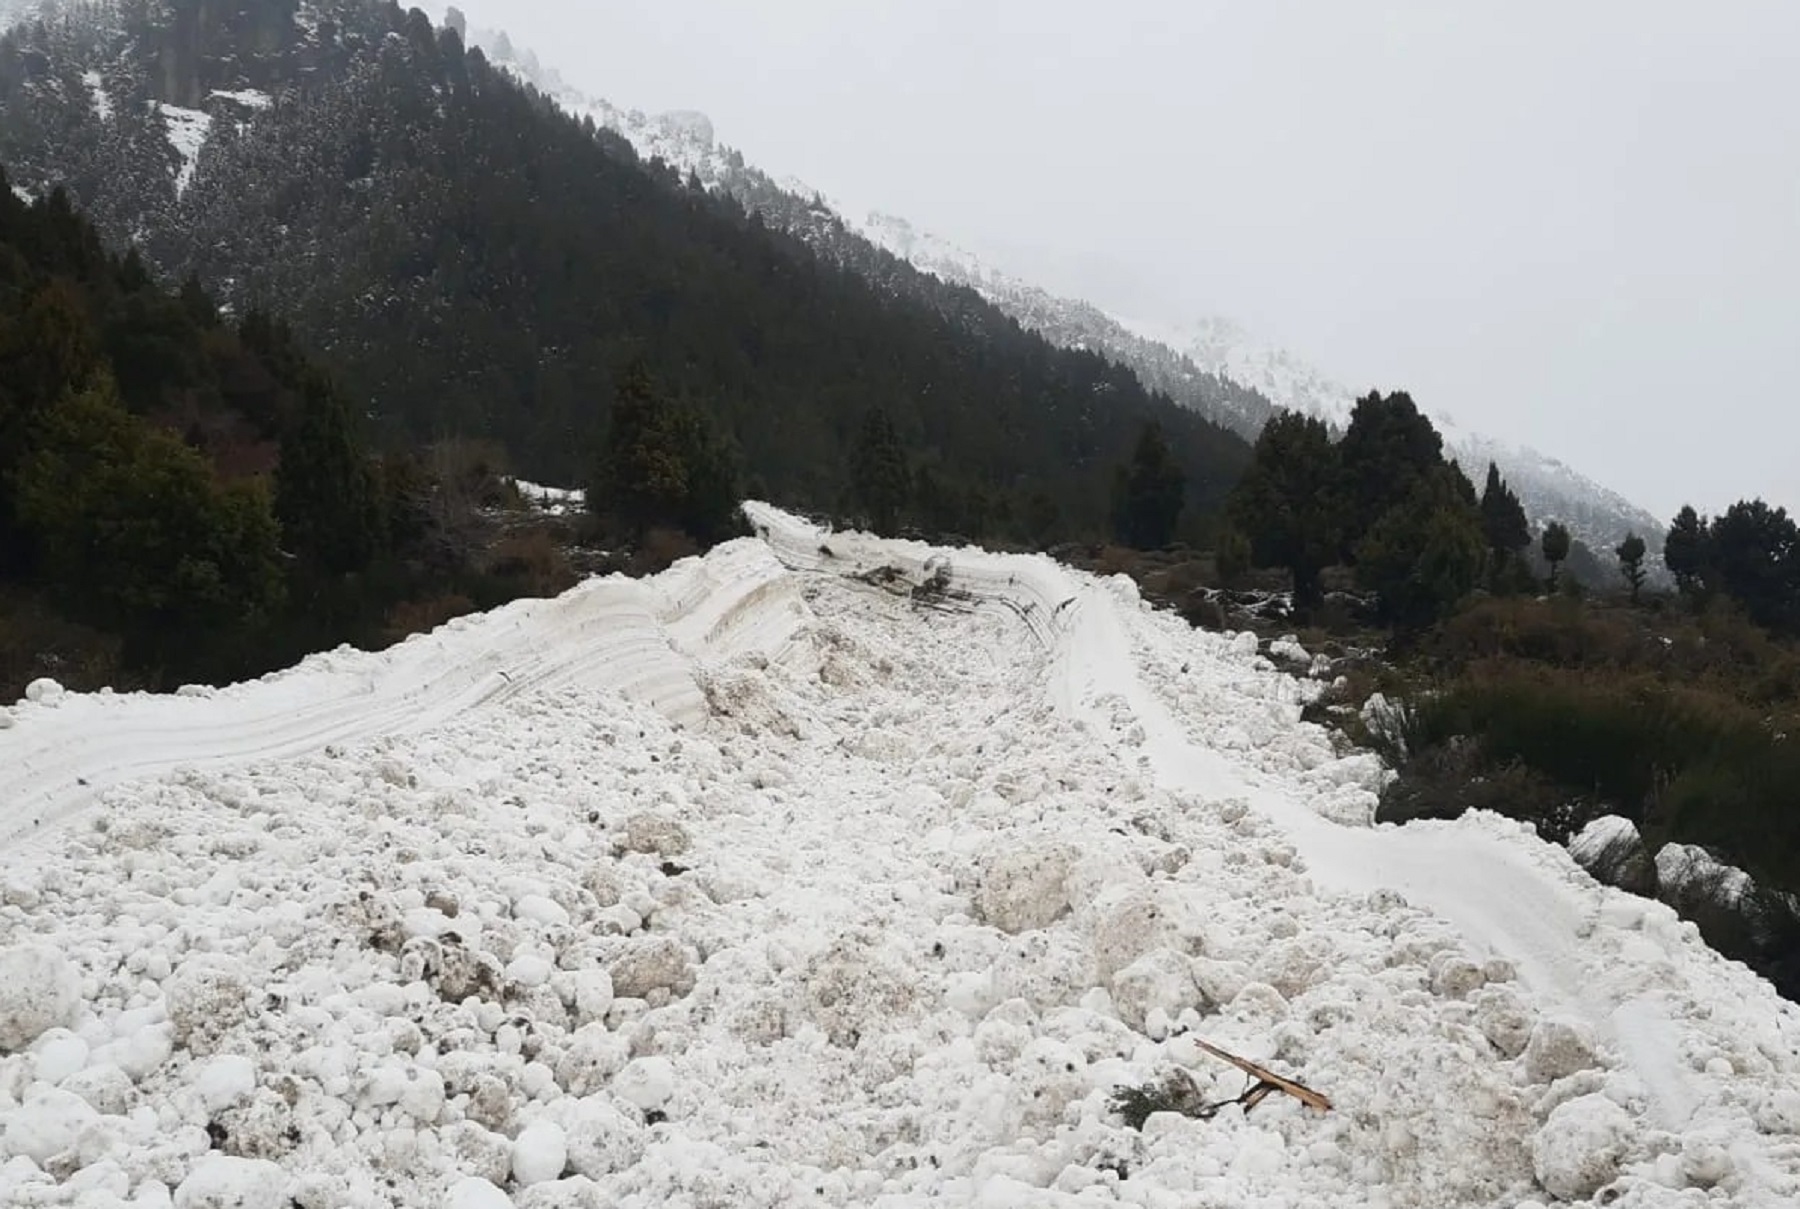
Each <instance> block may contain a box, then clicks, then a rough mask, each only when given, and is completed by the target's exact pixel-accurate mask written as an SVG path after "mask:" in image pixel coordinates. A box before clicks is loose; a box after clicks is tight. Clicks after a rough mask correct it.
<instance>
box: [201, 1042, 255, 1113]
mask: <svg viewBox="0 0 1800 1209" xmlns="http://www.w3.org/2000/svg"><path fill="white" fill-rule="evenodd" d="M189 1079H190V1081H191V1083H192V1084H193V1088H194V1091H195V1092H196V1093H198V1095H199V1096H200V1102H201V1103H202V1104H204V1105H206V1111H207V1112H209V1113H219V1112H223V1111H224V1110H225V1109H227V1108H230V1107H231V1106H232V1105H233V1104H236V1103H238V1102H240V1101H242V1100H248V1099H249V1098H250V1093H252V1092H254V1091H255V1090H256V1064H255V1063H254V1062H252V1061H251V1060H250V1059H248V1058H245V1057H242V1056H240V1055H237V1054H219V1055H216V1056H214V1057H212V1058H209V1059H207V1060H206V1061H205V1062H201V1063H197V1064H195V1066H194V1067H193V1068H192V1071H191V1073H190V1075H189Z"/></svg>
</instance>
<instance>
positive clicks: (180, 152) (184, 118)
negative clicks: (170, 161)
mask: <svg viewBox="0 0 1800 1209" xmlns="http://www.w3.org/2000/svg"><path fill="white" fill-rule="evenodd" d="M151 104H152V105H154V106H155V107H156V111H157V112H158V113H160V114H162V117H163V128H164V130H165V131H166V132H167V134H168V139H169V146H171V147H173V148H174V149H175V154H176V155H177V156H179V157H180V159H181V166H180V167H179V168H178V169H176V172H175V196H177V197H180V196H181V195H182V194H183V193H186V192H187V187H188V185H189V184H190V183H192V181H193V179H194V169H195V167H196V166H197V165H198V164H199V163H200V150H201V148H203V147H205V146H206V140H207V137H208V136H209V135H210V134H211V133H212V115H211V114H209V113H206V112H204V111H203V110H199V109H183V108H182V107H181V106H179V105H167V104H164V103H163V102H161V101H152V102H151Z"/></svg>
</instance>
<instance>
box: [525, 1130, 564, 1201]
mask: <svg viewBox="0 0 1800 1209" xmlns="http://www.w3.org/2000/svg"><path fill="white" fill-rule="evenodd" d="M568 1161H569V1139H568V1135H567V1134H565V1133H564V1132H563V1128H562V1126H560V1125H558V1124H557V1123H556V1122H554V1121H537V1122H535V1123H533V1124H531V1125H527V1126H526V1127H525V1128H524V1129H522V1130H520V1131H519V1136H518V1138H517V1139H515V1140H514V1142H513V1152H512V1173H513V1179H515V1180H517V1181H518V1182H519V1186H520V1187H522V1188H529V1187H530V1186H531V1185H533V1184H542V1183H545V1182H546V1181H549V1180H555V1179H561V1178H562V1173H563V1168H564V1167H565V1166H566V1165H567V1164H568Z"/></svg>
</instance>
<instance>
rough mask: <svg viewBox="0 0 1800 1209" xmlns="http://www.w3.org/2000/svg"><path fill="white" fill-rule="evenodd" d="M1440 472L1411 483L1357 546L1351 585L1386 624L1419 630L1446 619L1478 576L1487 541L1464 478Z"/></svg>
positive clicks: (1448, 470)
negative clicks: (1365, 592) (1375, 605)
mask: <svg viewBox="0 0 1800 1209" xmlns="http://www.w3.org/2000/svg"><path fill="white" fill-rule="evenodd" d="M1453 471H1455V467H1452V466H1444V467H1441V468H1439V469H1438V470H1437V471H1435V472H1432V473H1428V474H1426V475H1425V476H1423V477H1422V478H1420V479H1419V480H1418V481H1417V482H1415V483H1414V485H1413V490H1412V493H1411V494H1410V495H1409V496H1408V497H1407V498H1406V499H1404V500H1401V501H1400V502H1399V503H1397V504H1395V505H1394V506H1393V507H1391V508H1389V509H1388V511H1387V512H1385V513H1383V514H1382V516H1381V518H1380V519H1379V520H1377V521H1376V522H1375V524H1374V525H1373V526H1372V527H1371V528H1370V529H1369V532H1368V533H1367V534H1365V535H1364V536H1363V539H1362V540H1361V541H1360V542H1359V543H1358V544H1357V547H1356V580H1357V583H1359V584H1360V585H1362V586H1363V587H1364V588H1365V589H1370V590H1373V591H1374V592H1376V593H1377V594H1378V596H1379V598H1380V606H1379V611H1380V615H1381V617H1382V619H1383V620H1385V621H1387V622H1388V623H1390V624H1392V625H1396V626H1400V627H1402V628H1404V629H1418V628H1423V627H1425V626H1428V625H1430V624H1431V623H1432V622H1434V621H1437V620H1438V619H1439V618H1441V617H1443V616H1445V615H1446V614H1447V613H1449V611H1450V610H1451V609H1452V608H1453V607H1454V606H1455V605H1456V603H1457V602H1458V601H1460V600H1461V599H1462V598H1463V597H1465V596H1467V595H1468V594H1469V592H1470V591H1471V590H1472V589H1473V588H1474V587H1475V585H1476V584H1477V583H1478V582H1479V581H1480V578H1481V568H1482V564H1483V561H1484V556H1485V553H1486V546H1487V543H1486V542H1485V541H1484V540H1483V537H1482V531H1481V516H1480V513H1479V511H1478V510H1477V509H1476V507H1475V506H1474V504H1473V503H1472V502H1471V501H1470V500H1469V499H1468V497H1467V493H1466V491H1465V488H1466V487H1467V486H1468V480H1467V479H1466V478H1463V476H1462V475H1461V474H1460V473H1452V472H1453Z"/></svg>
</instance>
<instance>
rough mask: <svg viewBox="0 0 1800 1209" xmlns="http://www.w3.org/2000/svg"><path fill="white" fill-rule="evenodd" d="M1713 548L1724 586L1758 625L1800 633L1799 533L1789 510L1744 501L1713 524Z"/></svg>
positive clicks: (1720, 582) (1713, 557)
mask: <svg viewBox="0 0 1800 1209" xmlns="http://www.w3.org/2000/svg"><path fill="white" fill-rule="evenodd" d="M1710 545H1711V553H1712V561H1713V566H1714V568H1715V569H1716V571H1717V574H1718V579H1719V587H1720V588H1721V589H1723V590H1724V591H1725V592H1727V593H1729V594H1730V595H1731V597H1732V599H1734V600H1736V601H1737V602H1738V603H1740V604H1742V605H1743V606H1744V610H1745V611H1746V612H1747V613H1749V614H1750V617H1751V619H1752V620H1753V621H1755V622H1756V623H1757V624H1758V625H1762V626H1767V627H1769V628H1770V629H1776V630H1792V629H1795V628H1800V530H1797V529H1796V526H1795V524H1794V521H1793V519H1792V518H1791V517H1789V516H1788V514H1787V509H1785V508H1771V507H1770V506H1769V505H1768V504H1766V503H1764V502H1763V501H1762V500H1760V499H1757V500H1740V501H1739V502H1738V503H1735V504H1733V505H1732V506H1731V507H1730V508H1727V509H1726V510H1725V512H1724V514H1723V515H1722V516H1719V517H1717V518H1716V519H1714V521H1713V523H1712V533H1711V543H1710Z"/></svg>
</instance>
